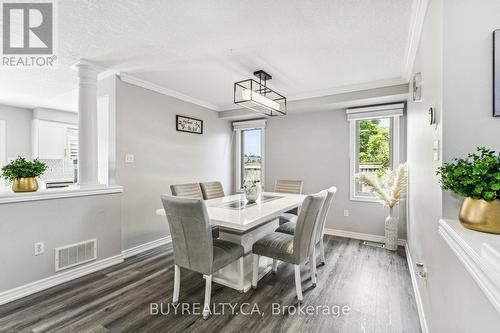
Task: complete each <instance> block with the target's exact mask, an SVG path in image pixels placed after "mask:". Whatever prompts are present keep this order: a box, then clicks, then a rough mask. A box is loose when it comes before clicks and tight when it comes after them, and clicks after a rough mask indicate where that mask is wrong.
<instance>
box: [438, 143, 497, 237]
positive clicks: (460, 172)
mask: <svg viewBox="0 0 500 333" xmlns="http://www.w3.org/2000/svg"><path fill="white" fill-rule="evenodd" d="M437 174H438V176H439V177H440V183H441V187H442V188H443V189H444V190H449V191H452V192H453V193H456V194H458V195H460V196H461V197H464V198H465V199H464V201H463V203H462V207H461V209H460V214H459V220H460V222H461V223H462V225H463V226H464V227H466V228H469V229H472V230H477V231H482V232H490V233H495V234H500V154H498V153H496V152H495V151H493V150H489V149H487V148H484V147H478V148H477V153H471V154H469V155H468V156H467V157H466V158H454V159H453V160H452V161H451V162H449V163H444V164H443V166H441V167H440V168H439V169H438V171H437Z"/></svg>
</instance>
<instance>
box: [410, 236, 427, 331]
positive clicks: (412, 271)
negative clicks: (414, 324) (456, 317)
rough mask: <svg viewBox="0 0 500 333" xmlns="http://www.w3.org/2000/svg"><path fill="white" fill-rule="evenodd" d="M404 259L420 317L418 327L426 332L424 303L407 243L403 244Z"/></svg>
mask: <svg viewBox="0 0 500 333" xmlns="http://www.w3.org/2000/svg"><path fill="white" fill-rule="evenodd" d="M405 252H406V260H407V261H408V268H409V269H410V276H411V284H412V285H413V293H414V294H415V302H416V303H417V310H418V318H419V319H420V328H421V329H422V333H428V332H429V328H428V327H427V320H426V318H425V313H424V305H423V303H422V297H421V296H420V290H419V288H418V283H417V274H416V273H415V266H413V259H412V257H411V254H410V248H409V247H408V244H406V245H405Z"/></svg>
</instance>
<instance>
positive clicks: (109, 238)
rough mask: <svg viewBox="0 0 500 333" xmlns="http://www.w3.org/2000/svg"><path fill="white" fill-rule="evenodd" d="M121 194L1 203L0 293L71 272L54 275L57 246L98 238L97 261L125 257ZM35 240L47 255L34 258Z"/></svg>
mask: <svg viewBox="0 0 500 333" xmlns="http://www.w3.org/2000/svg"><path fill="white" fill-rule="evenodd" d="M121 196H122V194H121V193H116V194H114V193H113V194H102V195H90V196H78V197H71V198H58V199H49V200H36V201H25V202H13V203H1V204H0V244H1V246H2V250H1V251H0V263H1V265H2V266H1V279H0V294H2V292H5V291H8V290H11V289H13V288H16V287H20V286H23V285H26V284H30V283H33V282H35V281H38V280H42V279H46V278H50V277H54V276H57V275H60V274H64V273H65V272H67V271H69V270H70V269H68V270H67V271H61V272H58V273H56V272H55V256H54V253H55V252H54V249H55V248H57V247H62V246H65V245H69V244H74V243H78V242H81V241H85V240H89V239H94V238H95V239H97V261H99V260H103V259H106V258H110V257H115V256H117V255H121ZM36 242H44V244H45V253H44V254H42V255H38V256H35V255H34V243H36ZM6 249H8V250H6ZM90 264H91V263H90ZM80 267H81V266H80ZM0 298H1V297H0Z"/></svg>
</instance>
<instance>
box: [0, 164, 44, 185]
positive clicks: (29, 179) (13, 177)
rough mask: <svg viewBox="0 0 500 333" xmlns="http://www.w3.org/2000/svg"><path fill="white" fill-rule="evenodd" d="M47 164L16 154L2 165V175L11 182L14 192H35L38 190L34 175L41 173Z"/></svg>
mask: <svg viewBox="0 0 500 333" xmlns="http://www.w3.org/2000/svg"><path fill="white" fill-rule="evenodd" d="M45 170H47V165H46V164H45V163H43V162H40V161H39V160H36V159H35V160H33V161H27V160H26V159H25V158H23V157H21V156H18V157H17V158H16V159H15V160H13V161H12V162H10V163H9V164H7V165H5V166H4V167H2V177H3V178H5V179H7V180H9V181H11V182H12V191H14V192H35V191H37V190H38V182H37V180H36V177H39V176H41V175H43V173H44V172H45Z"/></svg>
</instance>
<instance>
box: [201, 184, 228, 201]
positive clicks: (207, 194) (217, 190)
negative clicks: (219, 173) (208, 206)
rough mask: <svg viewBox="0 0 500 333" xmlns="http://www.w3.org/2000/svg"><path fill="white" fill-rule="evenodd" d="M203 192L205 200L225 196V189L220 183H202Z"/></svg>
mask: <svg viewBox="0 0 500 333" xmlns="http://www.w3.org/2000/svg"><path fill="white" fill-rule="evenodd" d="M200 185H201V192H202V193H203V199H205V200H209V199H215V198H221V197H223V196H224V189H223V188H222V184H221V183H220V182H206V183H201V184H200Z"/></svg>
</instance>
